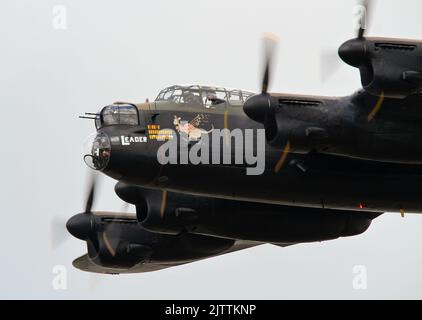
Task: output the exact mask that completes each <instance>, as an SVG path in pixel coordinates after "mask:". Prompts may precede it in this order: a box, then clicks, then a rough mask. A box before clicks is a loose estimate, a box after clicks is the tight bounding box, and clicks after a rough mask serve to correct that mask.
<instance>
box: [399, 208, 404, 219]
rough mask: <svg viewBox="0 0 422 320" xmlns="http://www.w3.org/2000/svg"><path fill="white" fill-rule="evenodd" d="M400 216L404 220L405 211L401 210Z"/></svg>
mask: <svg viewBox="0 0 422 320" xmlns="http://www.w3.org/2000/svg"><path fill="white" fill-rule="evenodd" d="M400 215H401V217H402V218H404V209H400Z"/></svg>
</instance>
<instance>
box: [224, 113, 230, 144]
mask: <svg viewBox="0 0 422 320" xmlns="http://www.w3.org/2000/svg"><path fill="white" fill-rule="evenodd" d="M224 129H229V119H228V111H225V112H224ZM229 142H230V141H229V132H228V131H227V130H226V131H224V143H225V144H226V145H228V144H229Z"/></svg>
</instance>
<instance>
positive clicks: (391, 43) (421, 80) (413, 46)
mask: <svg viewBox="0 0 422 320" xmlns="http://www.w3.org/2000/svg"><path fill="white" fill-rule="evenodd" d="M339 56H340V58H341V59H342V60H343V61H344V62H346V63H347V64H349V65H351V66H353V67H356V68H359V71H360V75H361V82H362V86H363V88H364V89H365V90H366V91H367V92H369V93H370V94H372V95H375V96H380V95H381V94H383V95H384V96H385V97H389V98H405V97H407V96H409V95H411V94H414V93H417V92H420V91H421V90H422V60H421V59H422V46H421V43H420V42H418V41H404V40H397V39H382V38H357V39H352V40H349V41H347V42H345V43H344V44H343V45H342V46H341V47H340V48H339Z"/></svg>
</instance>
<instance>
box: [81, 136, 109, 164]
mask: <svg viewBox="0 0 422 320" xmlns="http://www.w3.org/2000/svg"><path fill="white" fill-rule="evenodd" d="M84 149H85V155H84V161H85V163H86V165H87V166H88V167H90V168H91V169H94V170H104V169H105V168H106V167H107V164H108V162H109V160H110V156H111V143H110V138H109V136H108V135H107V134H106V133H104V132H99V133H96V134H93V135H90V136H89V137H88V139H87V140H86V142H85V145H84Z"/></svg>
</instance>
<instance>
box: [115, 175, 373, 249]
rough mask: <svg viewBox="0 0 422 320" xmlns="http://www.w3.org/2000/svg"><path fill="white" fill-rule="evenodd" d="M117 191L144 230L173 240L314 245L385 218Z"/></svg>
mask: <svg viewBox="0 0 422 320" xmlns="http://www.w3.org/2000/svg"><path fill="white" fill-rule="evenodd" d="M115 190H116V193H117V194H118V195H119V197H121V198H122V199H123V200H124V201H127V202H131V203H134V204H136V206H137V219H138V221H139V223H140V224H141V225H142V227H144V228H146V229H148V230H150V231H153V232H158V233H164V234H172V235H177V234H181V233H183V232H189V233H194V234H201V235H207V236H216V237H222V238H230V239H236V240H250V241H260V242H272V243H299V242H313V241H323V240H329V239H336V238H338V237H345V236H353V235H357V234H360V233H362V232H364V231H366V230H367V229H368V227H369V226H370V224H371V221H372V219H373V218H375V217H377V216H378V215H379V214H378V213H369V212H349V211H343V210H328V209H318V208H306V207H289V206H281V205H271V204H263V203H255V202H246V201H235V200H227V199H217V198H208V197H199V196H191V195H185V194H179V193H174V192H166V191H161V190H151V189H145V188H141V187H136V186H131V185H126V184H124V183H121V182H119V183H118V184H117V185H116V188H115ZM135 190H136V191H135ZM135 194H136V195H137V196H136V197H134V198H132V197H133V195H135ZM131 196H132V197H131Z"/></svg>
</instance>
